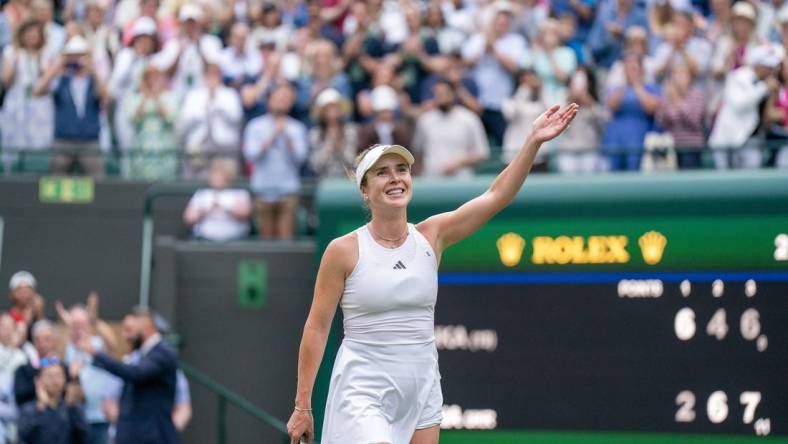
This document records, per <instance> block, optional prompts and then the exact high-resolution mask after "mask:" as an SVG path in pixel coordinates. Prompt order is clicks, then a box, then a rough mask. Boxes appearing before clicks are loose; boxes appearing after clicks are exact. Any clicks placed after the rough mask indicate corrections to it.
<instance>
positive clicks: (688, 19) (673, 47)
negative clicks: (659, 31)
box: [654, 10, 712, 82]
mask: <svg viewBox="0 0 788 444" xmlns="http://www.w3.org/2000/svg"><path fill="white" fill-rule="evenodd" d="M694 32H695V24H694V22H693V15H692V12H691V11H689V10H683V11H678V10H677V11H676V12H675V13H674V14H673V19H672V20H671V26H670V28H669V30H668V32H667V34H666V36H665V41H664V42H663V43H662V44H661V45H659V47H657V49H656V52H655V53H654V66H655V67H654V74H655V76H656V78H657V80H659V81H661V80H663V79H664V78H665V77H667V76H668V74H670V68H672V67H673V66H674V65H676V64H680V63H683V64H686V65H687V66H689V68H690V70H691V71H692V77H693V78H694V79H695V80H696V81H698V82H703V81H704V80H706V78H707V76H708V74H709V67H710V65H711V55H712V47H711V44H710V43H709V42H708V41H707V40H706V39H704V38H702V37H697V36H695V35H694Z"/></svg>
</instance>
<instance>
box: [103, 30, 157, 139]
mask: <svg viewBox="0 0 788 444" xmlns="http://www.w3.org/2000/svg"><path fill="white" fill-rule="evenodd" d="M131 35H132V40H131V45H130V46H128V47H125V48H123V49H121V50H120V51H119V52H118V54H117V56H116V57H115V61H114V67H113V69H112V75H111V77H110V80H109V85H108V90H109V94H110V96H111V97H112V99H113V101H114V104H115V116H114V118H113V129H114V133H115V138H116V140H117V142H118V146H119V147H120V149H121V151H124V152H125V151H128V150H130V149H132V148H133V147H134V141H135V140H134V138H135V131H134V125H133V124H132V120H131V115H130V114H129V112H128V110H129V109H130V108H131V107H130V106H129V104H128V103H129V100H131V99H132V97H133V96H134V95H135V94H138V93H139V92H140V91H141V89H140V85H141V82H142V74H143V72H144V71H145V68H146V67H147V66H148V64H149V63H150V61H151V58H152V56H153V54H155V53H156V51H157V48H158V45H159V39H158V33H157V31H156V22H155V21H154V20H153V19H152V18H150V17H140V18H139V19H137V20H135V22H134V26H133V27H132V32H131Z"/></svg>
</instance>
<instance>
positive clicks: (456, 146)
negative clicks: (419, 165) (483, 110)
mask: <svg viewBox="0 0 788 444" xmlns="http://www.w3.org/2000/svg"><path fill="white" fill-rule="evenodd" d="M413 147H414V149H416V150H418V151H420V152H422V153H424V171H423V173H424V175H427V176H440V175H443V174H444V171H445V169H446V167H447V166H448V165H449V164H451V163H453V162H456V161H457V160H459V159H463V158H466V157H468V156H470V155H474V154H476V155H480V156H484V157H486V156H489V154H490V147H489V144H488V142H487V136H486V135H485V133H484V126H483V125H482V121H481V119H479V116H477V115H476V114H474V113H473V112H471V111H469V110H468V109H466V108H464V107H462V106H459V105H457V106H454V107H453V108H452V109H451V110H450V111H449V112H448V113H443V112H442V111H440V110H432V111H428V112H426V113H424V114H422V115H421V117H419V120H418V121H417V122H416V135H415V137H414V140H413ZM454 174H455V177H470V176H472V175H473V169H472V168H470V167H465V168H462V169H461V170H458V171H457V172H456V173H454Z"/></svg>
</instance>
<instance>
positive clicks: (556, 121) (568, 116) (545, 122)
mask: <svg viewBox="0 0 788 444" xmlns="http://www.w3.org/2000/svg"><path fill="white" fill-rule="evenodd" d="M560 108H561V106H560V105H553V106H551V107H550V109H548V110H547V111H545V112H544V113H542V115H541V116H539V117H537V118H536V120H534V124H533V128H532V129H531V137H532V138H533V139H534V140H536V141H537V142H539V143H544V142H547V141H548V140H552V139H554V138H556V137H557V136H558V135H559V134H561V132H563V131H564V130H565V129H566V127H568V126H569V124H570V123H572V120H573V119H574V118H575V116H576V115H577V110H578V109H579V108H580V106H578V105H577V104H576V103H572V104H570V105H567V106H566V107H565V108H564V110H563V111H560V112H559V109H560Z"/></svg>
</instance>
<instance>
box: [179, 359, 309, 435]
mask: <svg viewBox="0 0 788 444" xmlns="http://www.w3.org/2000/svg"><path fill="white" fill-rule="evenodd" d="M180 368H181V370H183V373H184V374H186V376H188V377H189V379H191V380H192V381H194V382H196V383H198V384H200V385H202V386H203V387H205V388H206V389H208V390H210V391H211V392H213V393H215V394H216V396H218V403H219V405H218V414H217V419H216V421H217V422H216V442H217V444H226V443H227V403H228V402H229V403H230V404H232V405H234V406H236V407H237V408H239V409H241V411H243V412H245V413H247V414H249V415H250V416H251V417H252V418H255V419H257V420H258V421H260V422H263V423H265V424H267V425H269V426H271V427H273V428H275V429H276V430H278V431H279V432H281V433H282V436H283V438H284V440H283V442H286V443H289V442H290V438H289V435H288V434H287V425H286V424H285V422H284V421H282V420H280V419H279V418H277V417H275V416H274V415H272V414H270V413H268V412H266V411H265V410H263V409H262V408H260V407H258V406H257V405H255V404H254V403H253V402H251V401H249V400H248V399H246V398H244V397H243V396H241V395H239V394H237V393H235V392H233V391H232V390H230V389H229V388H227V387H225V386H224V385H222V384H221V383H219V382H217V381H215V380H214V379H213V378H211V377H210V376H208V375H206V374H205V373H202V372H201V371H199V370H197V369H195V368H194V367H192V366H191V365H189V364H186V363H183V362H181V363H180ZM314 442H315V443H316V444H317V441H314Z"/></svg>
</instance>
